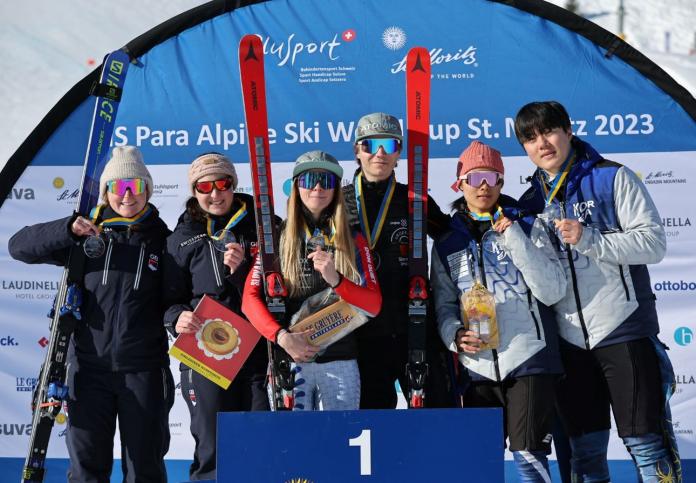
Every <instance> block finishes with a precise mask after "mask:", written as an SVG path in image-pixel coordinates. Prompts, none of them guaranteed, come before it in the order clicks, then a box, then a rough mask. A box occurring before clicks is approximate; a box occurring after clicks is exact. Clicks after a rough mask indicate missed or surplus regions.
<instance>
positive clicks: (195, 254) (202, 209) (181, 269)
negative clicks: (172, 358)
mask: <svg viewBox="0 0 696 483" xmlns="http://www.w3.org/2000/svg"><path fill="white" fill-rule="evenodd" d="M189 186H190V187H191V192H192V194H193V196H192V197H191V198H189V200H188V201H187V202H186V210H185V211H184V213H183V214H182V215H181V216H180V217H179V222H178V224H177V226H176V228H175V229H174V233H172V235H171V236H170V237H169V239H168V241H167V252H168V255H167V257H166V260H165V275H166V280H167V284H166V287H165V289H166V295H165V297H166V300H167V304H168V305H169V308H168V310H167V312H166V315H165V319H164V323H165V326H166V327H167V329H168V330H169V331H170V333H171V334H172V335H173V336H174V337H176V336H178V335H179V334H182V333H192V332H196V331H197V330H198V329H199V328H200V327H201V320H199V319H198V317H197V316H196V314H194V313H193V310H194V309H195V307H196V305H197V304H198V302H199V301H200V300H201V298H202V297H203V295H206V294H207V295H208V296H212V297H213V298H215V299H216V300H217V301H218V302H221V303H222V304H223V305H225V306H227V307H228V308H229V309H231V310H232V311H233V312H235V313H238V314H240V315H241V310H240V305H241V300H242V291H243V288H244V281H245V279H246V275H247V273H248V272H249V269H250V268H251V265H252V264H251V260H252V257H253V254H252V251H253V250H255V249H256V221H255V219H256V218H255V216H254V200H253V198H252V197H251V196H249V195H245V194H241V193H234V190H235V188H236V187H237V173H236V172H235V169H234V165H233V164H232V163H231V162H230V161H229V160H228V159H227V158H226V157H225V156H223V155H222V154H218V153H208V154H203V155H201V156H199V157H198V158H196V159H195V160H194V161H193V163H191V166H190V168H189ZM223 232H227V233H226V235H224V236H221V235H220V234H221V233H223ZM229 233H232V234H233V235H234V240H232V239H229V238H228V239H225V236H229ZM216 235H217V236H216ZM267 365H268V357H267V355H266V344H265V343H264V342H259V343H258V344H257V346H256V347H255V348H254V350H253V351H252V353H251V355H250V356H249V358H248V359H247V361H246V362H245V364H244V366H243V367H242V369H241V370H240V372H239V373H238V374H237V376H236V377H235V379H234V380H233V382H232V384H231V385H230V387H229V388H227V389H226V390H225V389H222V388H221V387H219V386H218V385H216V384H215V383H213V382H211V381H209V380H208V379H206V378H205V377H203V376H201V375H200V374H199V373H197V372H195V371H192V370H191V369H189V368H188V367H187V366H185V365H183V364H182V365H181V393H182V395H183V397H184V400H185V401H186V405H187V406H188V409H189V412H190V414H191V434H192V435H193V437H194V439H195V442H196V448H195V451H194V454H193V463H192V464H191V468H190V470H189V473H190V477H191V479H192V480H209V479H215V477H216V447H215V445H216V430H217V413H218V412H219V411H263V410H268V409H269V403H268V396H267V394H266V390H265V382H264V381H265V375H266V369H267Z"/></svg>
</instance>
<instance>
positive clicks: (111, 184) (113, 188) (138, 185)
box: [106, 178, 147, 196]
mask: <svg viewBox="0 0 696 483" xmlns="http://www.w3.org/2000/svg"><path fill="white" fill-rule="evenodd" d="M146 187H147V183H146V182H145V180H144V179H142V178H124V179H112V180H111V181H107V182H106V189H107V191H108V192H109V193H113V194H115V195H118V196H126V191H127V190H130V192H131V194H133V195H139V194H141V193H145V189H146Z"/></svg>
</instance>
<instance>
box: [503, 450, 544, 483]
mask: <svg viewBox="0 0 696 483" xmlns="http://www.w3.org/2000/svg"><path fill="white" fill-rule="evenodd" d="M512 456H513V458H515V466H516V467H517V474H518V475H519V477H520V481H521V482H522V483H551V475H550V473H549V462H548V460H547V458H546V452H545V451H513V452H512Z"/></svg>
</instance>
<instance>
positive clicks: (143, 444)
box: [67, 366, 174, 483]
mask: <svg viewBox="0 0 696 483" xmlns="http://www.w3.org/2000/svg"><path fill="white" fill-rule="evenodd" d="M68 387H69V391H70V395H69V398H68V430H67V446H68V453H69V455H70V469H69V470H68V481H70V482H73V483H77V482H80V483H82V482H85V483H87V482H89V483H92V482H94V483H97V482H98V483H109V481H110V476H111V468H112V466H113V453H114V435H115V433H116V421H118V428H119V431H120V436H121V453H122V455H121V458H122V462H121V466H122V471H123V475H124V477H123V481H125V482H136V481H137V482H138V483H143V482H152V483H159V482H166V481H167V473H166V470H165V466H164V455H165V454H166V453H167V451H168V450H169V410H170V409H171V407H172V405H173V404H174V381H173V379H172V373H171V371H170V370H169V368H168V367H162V368H158V369H153V370H149V371H142V372H101V371H93V370H86V369H84V368H79V369H74V368H73V367H72V366H71V367H70V368H69V370H68Z"/></svg>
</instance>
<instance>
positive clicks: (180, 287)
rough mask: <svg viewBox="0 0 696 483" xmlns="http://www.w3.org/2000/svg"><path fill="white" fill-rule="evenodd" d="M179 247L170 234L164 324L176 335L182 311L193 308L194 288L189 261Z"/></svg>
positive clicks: (165, 258)
mask: <svg viewBox="0 0 696 483" xmlns="http://www.w3.org/2000/svg"><path fill="white" fill-rule="evenodd" d="M177 248H178V246H177V241H176V240H174V239H173V237H172V236H170V237H169V238H168V239H167V250H166V252H165V254H164V277H163V278H164V284H163V287H162V289H163V300H164V306H165V307H167V309H166V311H165V313H164V326H165V327H166V328H167V330H168V331H169V333H170V334H172V335H173V336H174V337H176V336H177V334H176V331H175V330H174V327H175V326H176V321H177V320H178V319H179V315H181V312H183V311H185V310H193V307H191V305H190V298H191V290H192V289H191V275H190V274H189V273H188V261H187V260H183V259H182V253H181V251H179V250H177Z"/></svg>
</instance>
